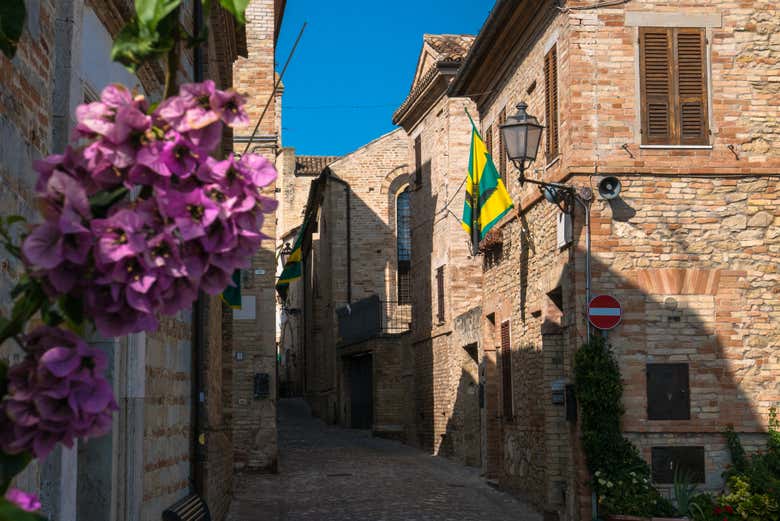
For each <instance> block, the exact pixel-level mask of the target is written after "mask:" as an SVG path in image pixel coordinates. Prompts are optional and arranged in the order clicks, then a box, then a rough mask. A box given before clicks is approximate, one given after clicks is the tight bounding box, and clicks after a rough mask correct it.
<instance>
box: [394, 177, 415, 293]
mask: <svg viewBox="0 0 780 521" xmlns="http://www.w3.org/2000/svg"><path fill="white" fill-rule="evenodd" d="M411 217H412V205H411V193H410V192H409V189H408V188H407V189H406V190H404V191H403V192H401V193H400V194H399V195H398V197H397V198H396V251H397V256H398V270H397V271H398V303H399V304H410V303H411V302H412V281H411V278H412V265H411V259H412V226H411Z"/></svg>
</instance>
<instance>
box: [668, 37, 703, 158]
mask: <svg viewBox="0 0 780 521" xmlns="http://www.w3.org/2000/svg"><path fill="white" fill-rule="evenodd" d="M676 33H677V34H676V38H675V43H676V55H677V95H678V99H679V104H680V108H679V118H680V123H679V129H680V144H681V145H705V144H707V143H708V141H709V136H708V134H709V131H708V128H707V76H706V63H705V54H704V53H705V38H704V32H703V31H702V30H701V29H677V30H676Z"/></svg>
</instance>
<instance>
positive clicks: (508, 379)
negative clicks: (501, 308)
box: [501, 321, 514, 421]
mask: <svg viewBox="0 0 780 521" xmlns="http://www.w3.org/2000/svg"><path fill="white" fill-rule="evenodd" d="M501 376H502V379H501V395H502V405H503V409H504V420H505V421H512V417H513V416H514V412H513V407H512V348H511V344H510V338H509V321H506V322H502V323H501Z"/></svg>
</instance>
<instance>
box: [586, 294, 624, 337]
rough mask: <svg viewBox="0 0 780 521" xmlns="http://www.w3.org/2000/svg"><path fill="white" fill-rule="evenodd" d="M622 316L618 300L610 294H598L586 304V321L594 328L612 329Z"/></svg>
mask: <svg viewBox="0 0 780 521" xmlns="http://www.w3.org/2000/svg"><path fill="white" fill-rule="evenodd" d="M622 318H623V309H622V308H621V307H620V302H618V301H617V299H616V298H615V297H613V296H611V295H598V296H596V297H593V298H592V299H591V301H590V303H589V304H588V321H589V322H590V323H591V325H593V327H595V328H596V329H601V330H602V331H606V330H609V329H614V328H615V327H616V326H617V325H618V324H620V320H621V319H622Z"/></svg>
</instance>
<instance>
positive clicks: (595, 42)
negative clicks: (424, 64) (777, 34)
mask: <svg viewBox="0 0 780 521" xmlns="http://www.w3.org/2000/svg"><path fill="white" fill-rule="evenodd" d="M629 13H630V14H629ZM772 13H774V11H773V10H772V7H771V6H770V5H769V4H768V3H764V2H754V3H751V4H750V5H749V6H746V8H745V9H737V8H735V7H734V6H733V4H731V3H727V2H720V1H710V2H704V3H702V2H667V1H644V2H632V3H630V4H627V5H624V6H617V7H608V8H604V9H588V10H583V11H575V10H571V11H569V12H565V13H560V14H558V15H555V16H547V15H546V14H544V13H542V12H540V14H539V15H538V16H539V19H538V20H537V22H538V23H537V25H536V32H535V33H534V35H533V37H532V38H531V39H530V40H529V42H530V43H529V45H528V46H527V47H524V48H522V50H520V49H519V48H518V49H517V50H516V53H515V55H514V58H512V66H511V67H510V68H508V69H507V72H506V74H505V75H504V76H503V77H500V78H498V80H497V88H496V89H495V92H494V93H492V94H490V95H489V96H486V97H484V98H482V99H481V100H480V104H479V113H480V116H481V120H482V127H483V129H484V128H485V127H486V126H488V125H491V124H493V123H494V122H495V121H496V119H497V117H498V113H499V112H500V111H501V110H502V109H503V108H505V107H509V109H508V111H509V112H510V113H512V112H513V110H512V106H513V105H514V104H515V103H517V102H519V101H521V100H524V101H526V102H528V104H529V108H528V112H529V113H530V114H533V115H535V116H537V117H539V119H540V122H541V123H542V124H546V123H547V122H546V121H545V120H544V117H543V115H544V113H545V107H544V94H545V92H544V76H543V57H544V54H545V52H546V51H547V50H548V49H549V48H550V47H551V45H552V44H553V43H555V44H556V45H557V53H558V92H559V93H560V94H559V120H560V136H561V153H560V157H559V158H544V157H543V151H544V147H545V144H544V143H542V144H541V146H540V157H539V159H538V160H537V161H536V163H534V164H533V165H532V167H531V170H530V171H528V172H527V175H529V176H533V177H536V178H542V179H545V180H549V181H565V182H567V183H570V184H573V185H575V186H588V187H591V188H595V186H596V183H597V182H598V181H599V179H600V178H599V177H598V175H599V174H612V175H616V176H618V177H619V178H620V180H621V182H622V184H623V189H622V192H621V196H620V197H619V198H617V199H614V200H613V201H611V202H609V203H608V202H606V201H603V200H600V199H596V200H595V201H594V202H593V204H592V207H591V210H592V215H591V221H590V224H591V231H592V243H593V244H592V251H593V259H592V262H593V294H594V295H596V294H600V293H609V294H613V295H615V296H616V297H617V298H618V300H619V301H620V302H621V303H622V305H623V309H624V311H625V315H624V320H623V322H622V324H621V325H620V326H618V327H617V328H616V329H615V330H614V331H612V332H610V333H609V340H610V342H611V343H612V344H613V346H614V347H615V353H616V355H617V357H618V360H619V363H620V367H621V371H622V374H623V380H624V385H625V393H624V405H625V407H626V417H625V420H624V430H625V431H626V433H627V435H628V436H629V437H630V438H631V439H632V440H633V441H634V442H635V443H636V444H637V446H638V447H639V448H640V451H641V453H642V454H643V455H644V456H645V457H646V458H647V459H648V461H649V458H650V450H651V447H655V446H690V445H697V446H703V447H704V450H705V472H706V483H705V484H704V487H705V488H710V489H714V488H717V487H719V486H721V485H722V478H721V472H722V471H723V469H724V466H725V464H727V463H728V454H727V451H726V450H725V448H724V445H723V439H722V435H720V434H719V433H720V432H721V431H722V430H723V428H725V426H726V425H727V424H733V425H734V426H735V428H736V429H737V431H739V432H740V433H741V435H742V436H744V438H745V440H746V442H747V443H748V444H750V446H755V445H756V444H757V443H759V442H758V441H757V440H758V439H760V435H761V433H762V432H765V429H766V423H767V410H768V408H769V406H770V405H773V404H775V405H776V404H777V403H778V401H780V393H779V392H778V389H777V386H776V384H775V382H774V377H773V375H774V373H775V372H776V370H777V369H776V368H777V364H778V359H777V357H776V356H775V353H774V352H775V351H776V348H777V345H778V344H780V330H779V329H778V326H777V324H778V323H780V322H779V321H778V317H779V316H780V297H778V295H777V292H776V291H775V290H774V288H775V287H776V286H777V285H778V277H780V276H779V275H778V273H777V269H776V259H777V255H778V252H780V245H779V244H778V241H780V239H779V238H778V237H779V236H780V234H778V233H777V231H776V228H777V226H778V224H780V214H779V213H778V211H777V198H778V190H780V179H779V178H778V177H777V175H776V172H777V168H778V166H780V165H778V162H777V159H776V158H775V154H774V153H773V152H772V151H771V150H770V149H769V148H768V146H767V145H768V144H769V143H772V142H774V141H775V140H776V134H775V130H774V127H775V126H776V125H775V119H776V118H775V115H776V112H777V103H778V102H777V101H776V97H773V96H771V95H770V94H769V93H770V92H772V91H773V87H772V86H773V85H774V84H775V81H774V79H775V77H776V71H775V68H774V67H773V66H772V65H773V64H774V63H775V62H776V61H777V59H778V56H777V52H778V51H777V50H776V49H774V47H773V44H772V38H773V37H772V36H771V34H772V33H773V31H774V29H773V27H774V24H775V23H776V19H777V17H776V16H772ZM664 24H671V25H675V24H676V25H677V26H683V27H685V26H691V25H696V24H701V25H702V26H705V30H706V34H707V38H708V41H709V46H708V51H707V52H708V55H709V68H710V77H709V79H710V91H711V92H710V98H711V103H710V106H711V125H710V127H711V130H712V135H711V137H710V142H711V144H712V146H711V147H704V148H687V149H686V148H676V149H675V148H672V149H652V148H642V147H640V143H641V135H640V134H639V128H640V119H639V109H638V106H639V105H638V103H639V94H638V92H639V87H638V72H637V71H638V68H637V67H638V65H637V60H636V57H637V56H638V54H637V53H638V51H637V43H636V42H637V25H647V26H654V25H664ZM507 30H509V28H507ZM521 47H522V46H521ZM497 142H498V140H497V139H496V137H494V139H493V143H494V147H497ZM624 144H625V148H624V147H623V145H624ZM728 145H733V147H734V150H733V151H732V150H730V149H729V147H728ZM545 165H546V166H545ZM509 188H510V192H511V193H512V195H513V198H514V199H515V201H517V202H519V203H520V204H519V211H518V212H517V213H516V214H514V215H511V216H509V217H508V218H507V219H506V220H505V221H506V222H505V223H502V229H501V233H502V237H503V245H502V252H501V254H500V255H498V256H497V257H496V258H493V259H492V260H491V261H490V262H486V268H485V279H484V280H485V284H484V292H483V314H484V316H485V319H484V324H485V325H484V328H483V343H484V345H485V346H486V348H487V346H489V345H494V346H495V345H499V344H500V337H499V336H498V331H499V328H500V324H501V323H502V322H503V321H505V320H508V321H509V322H510V329H511V352H512V355H511V360H512V389H511V391H512V398H513V412H514V414H513V416H514V417H513V421H511V422H509V421H507V419H506V418H505V419H504V421H502V422H501V424H500V425H499V426H496V427H497V432H498V433H499V435H500V436H499V438H500V439H501V443H500V444H492V442H491V441H490V439H488V441H487V444H486V448H487V451H488V454H487V457H488V459H489V460H490V459H491V458H497V459H498V460H499V461H502V462H503V463H502V464H501V468H500V473H499V474H500V482H501V484H502V485H503V486H506V487H508V488H510V489H512V490H515V491H517V492H518V493H519V494H521V495H524V496H526V497H527V498H529V499H530V500H531V501H532V502H533V503H534V504H536V505H537V506H538V507H539V508H541V509H544V510H549V511H554V512H557V513H558V515H559V516H561V517H563V518H566V519H576V518H580V519H585V518H587V517H588V516H589V515H590V505H589V491H588V490H587V486H586V481H587V475H586V472H585V469H584V460H583V455H582V453H581V452H580V451H579V450H576V447H577V444H578V443H577V433H576V430H575V427H574V426H573V425H571V424H568V423H567V422H565V421H564V410H563V408H562V407H559V406H553V405H552V404H551V384H552V382H553V381H555V380H557V379H564V380H565V381H571V379H572V359H573V355H574V352H575V351H576V349H577V347H578V346H579V345H580V343H581V342H582V341H583V340H584V339H585V338H586V335H587V331H586V321H585V307H586V298H585V280H584V276H585V232H586V230H585V227H584V226H583V222H584V219H583V218H584V215H583V212H582V210H581V208H580V207H579V206H576V207H575V212H574V214H573V222H574V241H573V244H572V245H571V246H567V247H564V248H562V249H561V248H558V246H557V244H556V235H555V232H556V218H557V213H558V210H557V209H556V208H555V207H554V206H553V205H550V204H548V203H546V202H544V201H540V196H539V192H538V190H537V189H536V188H535V187H533V186H530V185H526V186H525V187H523V188H521V187H520V186H519V184H518V183H517V182H516V181H514V180H512V179H511V176H510V182H509ZM558 288H560V297H558V296H557V295H556V293H557V290H558ZM664 362H684V363H688V364H689V378H690V404H691V407H690V414H691V419H690V420H653V421H650V420H648V419H647V390H646V385H647V384H646V375H645V374H646V373H645V368H646V364H647V363H664ZM484 363H485V365H486V366H487V367H488V369H490V367H491V366H495V370H494V371H493V373H492V374H493V375H494V377H495V378H498V379H499V380H498V381H497V382H495V383H491V381H490V378H489V376H486V381H485V385H486V400H487V403H486V408H487V414H486V416H489V415H490V413H491V411H499V412H500V411H501V410H502V407H501V405H502V403H501V400H502V399H503V398H502V394H503V392H502V391H499V392H497V393H495V394H493V395H491V393H490V392H487V389H488V388H489V387H490V386H491V384H492V385H493V386H498V387H499V388H500V387H502V386H501V385H500V374H501V362H500V357H494V356H493V354H492V353H488V352H487V351H486V352H485V358H484ZM491 396H492V401H493V403H491ZM488 421H489V420H488ZM495 433H496V429H495V428H494V429H493V430H492V431H490V432H488V433H486V434H487V436H488V437H490V436H491V434H495ZM572 448H574V449H575V450H572ZM562 492H565V495H564V494H562ZM564 498H566V499H565V501H564Z"/></svg>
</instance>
